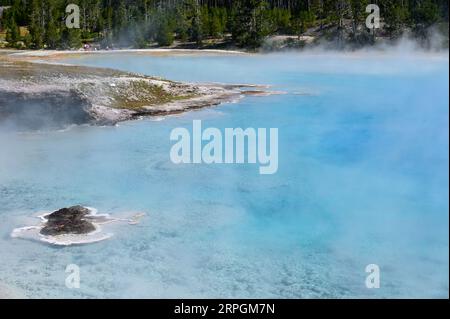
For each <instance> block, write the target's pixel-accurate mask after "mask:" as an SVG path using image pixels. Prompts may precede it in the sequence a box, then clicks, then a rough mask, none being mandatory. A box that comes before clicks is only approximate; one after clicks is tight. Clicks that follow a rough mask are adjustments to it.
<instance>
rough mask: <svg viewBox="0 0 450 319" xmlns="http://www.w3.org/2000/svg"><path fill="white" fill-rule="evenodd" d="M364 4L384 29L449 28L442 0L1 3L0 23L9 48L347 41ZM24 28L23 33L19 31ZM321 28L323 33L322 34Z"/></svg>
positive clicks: (357, 30)
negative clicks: (310, 37) (313, 38)
mask: <svg viewBox="0 0 450 319" xmlns="http://www.w3.org/2000/svg"><path fill="white" fill-rule="evenodd" d="M369 3H374V4H377V5H378V6H379V7H380V10H381V17H382V21H383V33H385V35H386V36H388V37H396V36H400V35H401V34H402V32H403V31H404V30H406V29H408V30H411V32H413V33H414V34H416V35H417V36H425V30H426V29H427V28H428V27H429V26H431V25H433V24H435V23H438V22H445V23H447V25H448V1H447V0H233V1H231V0H165V1H163V0H0V6H7V7H9V8H8V9H6V10H4V12H3V20H2V26H3V28H4V29H6V41H7V42H8V44H9V45H10V46H12V47H26V48H33V49H41V48H49V49H76V48H80V47H81V45H82V43H97V44H99V45H100V46H101V47H103V48H112V47H135V48H145V47H148V46H150V45H154V44H155V43H156V44H157V45H159V46H170V45H171V44H172V43H173V42H174V41H175V40H176V41H179V42H182V43H187V42H190V43H193V44H195V45H198V46H201V45H202V44H204V42H205V41H207V40H208V39H223V40H227V41H229V42H230V43H232V45H235V46H238V47H249V48H257V47H259V46H260V45H261V44H262V43H263V41H264V38H265V37H266V36H268V35H275V34H283V35H298V36H300V35H302V34H304V33H305V32H307V31H308V30H311V28H316V29H317V30H330V29H332V30H334V33H332V34H331V35H333V36H337V37H339V36H342V33H343V32H344V31H345V29H346V28H347V29H348V26H350V31H349V32H348V33H349V35H350V37H349V38H350V40H352V41H362V40H361V39H367V37H368V34H369V31H368V29H367V28H365V27H364V25H365V19H366V16H367V13H366V12H365V9H366V6H367V5H368V4H369ZM68 4H77V5H78V6H79V8H80V28H79V29H74V28H67V27H66V24H65V20H66V18H67V13H66V10H65V8H66V6H67V5H68ZM20 27H26V28H22V30H27V32H21V31H20V30H21V28H20ZM324 32H325V31H324Z"/></svg>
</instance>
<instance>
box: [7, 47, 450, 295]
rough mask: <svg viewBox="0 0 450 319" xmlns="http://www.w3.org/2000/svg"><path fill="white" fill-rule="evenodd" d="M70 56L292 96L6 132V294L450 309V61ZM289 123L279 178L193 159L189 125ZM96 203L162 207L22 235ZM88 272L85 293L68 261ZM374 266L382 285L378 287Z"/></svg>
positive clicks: (114, 208) (106, 207) (120, 208)
mask: <svg viewBox="0 0 450 319" xmlns="http://www.w3.org/2000/svg"><path fill="white" fill-rule="evenodd" d="M66 62H70V63H79V64H84V65H93V66H105V67H113V68H117V69H122V70H127V71H133V72H140V73H145V74H149V75H158V76H163V77H166V78H169V79H174V80H183V81H195V82H206V81H213V82H228V83H260V84H270V85H273V88H272V89H273V90H278V91H285V92H286V93H287V94H284V95H274V96H269V97H247V98H245V99H243V100H241V101H239V102H238V103H234V104H224V105H221V106H218V107H215V108H211V109H204V110H200V111H195V112H190V113H186V114H184V115H179V116H173V117H167V118H165V119H158V120H154V119H153V120H152V119H146V120H140V121H133V122H126V123H121V124H120V125H118V126H117V127H86V126H81V127H74V128H72V129H70V130H66V131H60V132H40V133H12V132H11V133H6V132H3V133H0V145H1V146H2V152H1V153H0V164H1V165H0V256H1V262H0V282H2V283H7V284H11V285H14V286H16V287H19V288H20V289H22V290H23V291H25V292H26V293H27V294H28V295H29V296H30V297H68V298H70V297H119V298H121V297H138V298H142V297H162V298H165V297H184V298H186V297H238V298H239V297H241V298H245V297H267V298H318V297H326V298H346V297H363V298H366V297H368V298H377V297H395V298H400V297H406V298H410V297H427V298H428V297H445V298H448V294H449V277H448V276H449V275H448V274H449V242H448V240H449V239H448V237H449V220H448V216H449V197H448V192H449V180H448V176H449V171H448V170H449V157H448V155H449V123H448V115H449V114H448V113H449V91H448V85H449V73H448V67H449V61H448V56H446V55H442V56H441V55H426V54H423V55H422V54H418V55H409V56H405V55H401V54H399V53H397V54H385V55H375V54H359V55H352V56H346V55H342V54H323V55H315V56H314V55H307V54H295V53H291V54H283V55H268V56H219V55H216V56H214V55H211V56H193V55H185V56H165V57H155V56H145V55H142V54H108V55H95V56H84V57H82V58H73V59H70V60H68V61H66ZM195 119H201V120H202V124H203V126H204V127H218V128H221V129H222V128H225V127H243V128H246V127H254V128H258V127H261V128H270V127H277V128H278V129H279V169H278V172H277V174H274V175H259V174H258V166H255V165H248V164H246V165H242V164H241V165H193V164H191V165H189V164H185V165H175V164H172V163H171V161H170V159H169V152H170V148H171V146H172V142H170V140H169V135H170V131H171V130H172V129H173V128H175V127H186V128H188V129H190V128H191V127H192V120H195ZM73 204H82V205H86V206H91V207H95V208H97V209H99V211H101V212H109V213H112V214H117V215H119V214H122V213H126V212H129V211H144V212H146V214H147V215H146V217H145V218H144V219H143V220H142V222H141V223H140V224H139V225H135V226H128V225H125V226H120V227H117V230H116V231H115V236H114V237H113V238H112V239H110V240H107V241H104V242H100V243H97V244H92V245H86V246H74V247H65V248H55V247H51V246H47V245H43V244H40V243H36V242H32V241H26V240H20V239H11V238H10V237H9V234H10V232H11V230H12V229H13V228H15V227H20V226H23V225H24V224H26V223H27V222H29V219H28V216H30V215H32V214H34V213H35V212H36V211H40V210H52V209H56V208H60V207H64V206H68V205H73ZM71 263H75V264H77V265H78V266H79V267H80V269H81V287H80V289H68V288H66V286H65V277H66V275H67V274H66V273H65V272H64V270H65V267H66V266H67V265H68V264H71ZM368 264H377V265H379V267H380V271H381V274H380V275H381V287H380V288H379V289H367V288H366V286H365V280H366V276H367V273H366V272H365V267H366V265H368Z"/></svg>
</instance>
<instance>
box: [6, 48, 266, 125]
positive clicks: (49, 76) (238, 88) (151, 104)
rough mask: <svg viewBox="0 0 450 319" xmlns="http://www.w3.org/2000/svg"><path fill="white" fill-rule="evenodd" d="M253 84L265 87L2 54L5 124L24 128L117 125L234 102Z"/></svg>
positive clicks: (252, 87) (258, 87)
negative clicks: (195, 81)
mask: <svg viewBox="0 0 450 319" xmlns="http://www.w3.org/2000/svg"><path fill="white" fill-rule="evenodd" d="M249 88H251V89H255V88H257V89H263V88H265V87H263V86H251V85H250V86H249V85H222V84H189V83H181V82H174V81H169V80H164V79H161V78H155V77H149V76H143V75H139V74H133V73H127V72H120V71H115V70H111V69H103V68H91V67H81V66H72V65H60V64H49V63H31V62H25V61H21V60H17V59H16V58H11V56H8V55H3V56H2V55H0V124H1V126H3V127H6V126H7V125H8V124H10V126H11V127H19V128H20V129H22V128H24V129H41V128H47V127H48V128H51V129H54V128H57V129H59V128H65V127H67V126H69V125H71V124H99V125H108V124H115V123H117V122H120V121H125V120H130V119H134V118H138V117H142V116H160V115H170V114H176V113H182V112H185V111H189V110H192V109H198V108H203V107H208V106H213V105H217V104H220V103H223V102H230V101H235V100H237V99H239V98H241V97H242V96H243V95H244V94H245V92H246V90H248V89H249ZM268 93H269V92H268Z"/></svg>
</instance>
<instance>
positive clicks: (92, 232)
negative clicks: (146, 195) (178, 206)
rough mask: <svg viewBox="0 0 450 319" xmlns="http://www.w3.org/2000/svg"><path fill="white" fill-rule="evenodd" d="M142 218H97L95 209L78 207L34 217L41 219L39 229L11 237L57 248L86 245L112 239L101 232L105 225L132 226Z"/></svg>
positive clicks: (22, 229)
mask: <svg viewBox="0 0 450 319" xmlns="http://www.w3.org/2000/svg"><path fill="white" fill-rule="evenodd" d="M143 216H144V213H135V214H133V215H132V216H130V217H127V218H114V217H111V216H110V215H109V214H98V213H97V210H96V209H94V208H90V207H83V206H80V205H77V206H72V207H68V208H61V209H59V210H57V211H54V212H46V213H44V214H41V215H39V216H37V217H38V218H39V219H40V223H39V224H38V225H34V226H25V227H20V228H16V229H14V230H13V231H12V233H11V237H13V238H23V239H31V240H36V241H41V242H45V243H49V244H53V245H59V246H69V245H79V244H88V243H94V242H98V241H102V240H105V239H108V238H111V237H112V236H113V233H111V232H106V230H105V229H103V228H102V227H103V226H104V225H106V224H110V223H116V222H125V223H128V224H131V225H133V224H137V223H138V222H139V219H140V218H141V217H143Z"/></svg>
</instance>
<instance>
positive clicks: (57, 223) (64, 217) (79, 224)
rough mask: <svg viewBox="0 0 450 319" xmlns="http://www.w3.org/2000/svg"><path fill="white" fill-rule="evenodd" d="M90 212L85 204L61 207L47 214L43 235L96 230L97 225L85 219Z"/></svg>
mask: <svg viewBox="0 0 450 319" xmlns="http://www.w3.org/2000/svg"><path fill="white" fill-rule="evenodd" d="M89 213H90V211H89V209H87V208H85V207H83V206H72V207H69V208H61V209H60V210H57V211H56V212H53V213H51V214H50V215H47V216H46V219H47V222H46V223H45V225H44V227H42V229H41V231H40V233H41V234H42V235H49V236H56V235H62V234H88V233H90V232H93V231H95V226H94V225H93V224H92V223H91V222H90V221H88V220H86V219H85V217H86V215H88V214H89Z"/></svg>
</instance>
